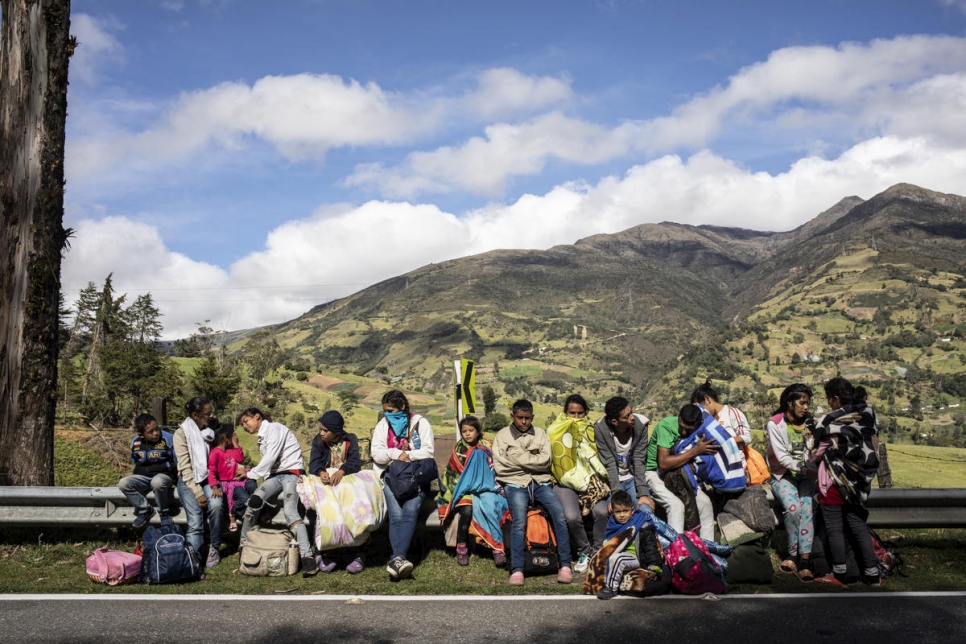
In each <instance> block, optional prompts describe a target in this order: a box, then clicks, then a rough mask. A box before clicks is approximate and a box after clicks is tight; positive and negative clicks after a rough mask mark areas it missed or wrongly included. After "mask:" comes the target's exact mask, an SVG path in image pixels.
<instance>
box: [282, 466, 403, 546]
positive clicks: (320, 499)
mask: <svg viewBox="0 0 966 644" xmlns="http://www.w3.org/2000/svg"><path fill="white" fill-rule="evenodd" d="M328 472H329V474H332V473H333V472H335V469H330V470H328ZM298 492H299V496H300V497H301V499H302V504H303V505H304V506H305V507H306V508H310V509H314V510H315V514H316V521H315V547H316V548H318V549H319V550H323V551H324V550H335V549H336V548H348V547H356V546H361V545H362V544H364V543H365V542H366V541H367V540H368V539H369V535H370V534H371V533H373V532H375V531H376V530H378V529H379V527H380V526H381V525H382V524H383V521H385V519H386V497H385V496H384V495H383V491H382V484H381V483H380V482H379V479H378V478H376V476H375V474H373V472H372V470H362V471H361V472H356V473H355V474H347V475H345V476H343V477H342V480H341V481H339V484H338V485H326V484H324V483H322V479H320V478H319V477H318V476H315V475H314V474H307V475H304V476H302V477H301V478H300V479H299V485H298Z"/></svg>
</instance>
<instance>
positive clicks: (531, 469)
mask: <svg viewBox="0 0 966 644" xmlns="http://www.w3.org/2000/svg"><path fill="white" fill-rule="evenodd" d="M510 416H511V418H512V419H513V421H512V423H511V424H510V425H508V426H507V427H504V428H503V429H501V430H500V431H499V432H498V433H497V435H496V437H495V438H494V439H493V470H494V471H495V472H496V481H497V483H499V484H500V485H502V486H503V487H504V489H505V491H506V499H507V502H508V503H509V506H510V521H511V530H510V535H511V539H510V584H511V585H513V586H522V585H523V563H524V548H525V540H526V533H527V510H528V508H529V506H530V500H531V499H532V500H533V501H534V502H535V503H537V504H539V505H542V506H543V507H544V508H546V510H547V512H549V513H550V519H551V521H552V522H553V531H554V534H555V535H556V537H557V556H558V557H559V558H560V571H559V572H558V573H557V581H558V582H560V583H562V584H569V583H571V582H572V581H573V571H572V570H571V569H570V557H571V554H570V535H569V533H568V532H567V520H566V518H565V517H564V512H563V508H562V507H561V506H560V502H559V501H557V497H556V496H554V494H553V489H552V487H551V481H552V480H553V477H552V476H551V474H550V439H549V438H548V437H547V432H545V431H544V430H542V429H541V428H539V427H534V426H533V424H532V423H533V404H532V403H531V402H530V401H529V400H518V401H516V402H515V403H513V408H512V411H511V413H510Z"/></svg>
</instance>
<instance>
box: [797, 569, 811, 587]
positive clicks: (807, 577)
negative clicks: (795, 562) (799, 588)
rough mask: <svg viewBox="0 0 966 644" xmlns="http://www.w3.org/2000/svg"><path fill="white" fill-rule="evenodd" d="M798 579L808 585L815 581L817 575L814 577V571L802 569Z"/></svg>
mask: <svg viewBox="0 0 966 644" xmlns="http://www.w3.org/2000/svg"><path fill="white" fill-rule="evenodd" d="M798 578H799V579H801V580H802V581H803V582H805V583H808V582H810V581H813V580H814V579H815V575H813V574H812V571H811V570H809V569H808V568H802V569H801V570H799V571H798Z"/></svg>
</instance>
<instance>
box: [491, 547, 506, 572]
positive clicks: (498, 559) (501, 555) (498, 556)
mask: <svg viewBox="0 0 966 644" xmlns="http://www.w3.org/2000/svg"><path fill="white" fill-rule="evenodd" d="M493 565H494V566H496V567H497V568H505V567H506V553H505V552H503V551H502V550H494V551H493Z"/></svg>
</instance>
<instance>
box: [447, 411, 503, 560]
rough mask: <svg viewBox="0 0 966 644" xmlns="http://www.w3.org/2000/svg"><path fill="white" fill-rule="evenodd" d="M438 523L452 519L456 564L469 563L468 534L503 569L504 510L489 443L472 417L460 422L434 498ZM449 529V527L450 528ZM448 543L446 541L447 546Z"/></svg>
mask: <svg viewBox="0 0 966 644" xmlns="http://www.w3.org/2000/svg"><path fill="white" fill-rule="evenodd" d="M436 505H437V509H438V512H439V520H440V523H442V524H443V525H444V526H445V525H447V522H448V521H449V522H451V521H453V520H454V519H453V515H454V514H455V515H456V519H455V520H456V563H457V564H458V565H460V566H468V565H469V563H470V548H469V546H470V533H471V532H472V533H473V535H475V536H476V537H477V538H478V539H479V540H480V541H482V542H483V543H485V544H486V545H487V546H488V547H489V548H490V549H491V550H492V551H493V563H494V564H496V567H497V568H502V567H503V566H505V565H506V553H505V552H504V546H503V531H502V530H501V529H500V521H501V520H502V518H503V514H504V512H506V509H507V503H506V498H504V497H503V496H502V495H501V494H499V486H498V485H497V484H496V479H495V475H494V472H493V452H492V451H491V447H490V442H489V441H486V440H483V428H482V426H481V425H480V421H479V420H478V419H477V418H476V417H475V416H465V417H463V419H462V420H461V421H460V440H459V441H457V443H456V445H455V446H454V447H453V453H452V454H451V455H450V457H449V462H448V463H447V464H446V471H445V472H444V473H443V489H441V490H440V492H439V496H438V497H437V498H436ZM450 525H452V524H450ZM451 543H452V542H451V541H449V543H447V545H450V544H451Z"/></svg>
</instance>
